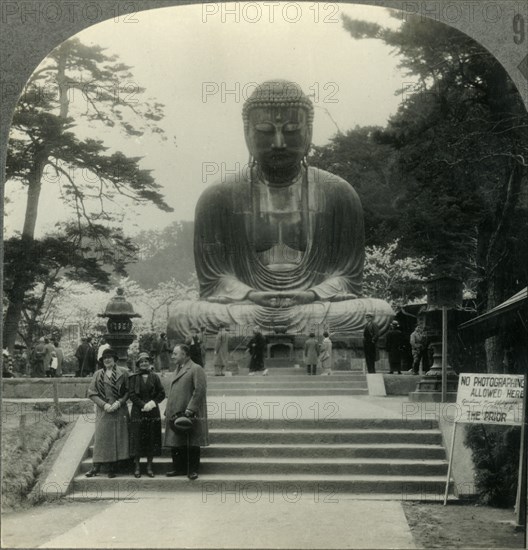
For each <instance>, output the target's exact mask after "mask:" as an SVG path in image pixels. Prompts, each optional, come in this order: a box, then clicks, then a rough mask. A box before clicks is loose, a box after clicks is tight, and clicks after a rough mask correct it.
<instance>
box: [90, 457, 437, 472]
mask: <svg viewBox="0 0 528 550" xmlns="http://www.w3.org/2000/svg"><path fill="white" fill-rule="evenodd" d="M91 467H92V461H91V460H88V459H86V460H84V461H83V462H82V464H81V474H83V473H86V472H88V471H89V470H90V468H91ZM153 470H154V473H155V474H156V475H165V473H166V472H168V471H170V470H172V461H171V459H170V458H168V457H158V458H156V460H155V461H154V463H153ZM200 472H201V473H202V474H204V475H208V474H216V475H220V474H222V475H223V474H225V475H227V474H229V475H235V474H238V475H246V474H251V475H255V474H261V475H270V474H281V475H282V474H291V475H296V474H309V475H313V476H317V477H319V476H322V475H383V476H387V475H389V476H391V475H392V476H435V475H445V474H446V473H447V462H446V461H445V460H434V459H432V460H431V459H430V460H412V459H410V460H409V459H396V458H394V459H393V458H391V459H374V458H372V459H366V458H356V459H354V458H326V459H325V458H273V459H271V458H269V457H265V458H249V457H244V458H226V457H221V458H209V457H204V458H203V459H202V461H201V465H200ZM143 473H145V469H144V467H143ZM128 474H129V475H130V474H131V469H130V468H129V471H128Z"/></svg>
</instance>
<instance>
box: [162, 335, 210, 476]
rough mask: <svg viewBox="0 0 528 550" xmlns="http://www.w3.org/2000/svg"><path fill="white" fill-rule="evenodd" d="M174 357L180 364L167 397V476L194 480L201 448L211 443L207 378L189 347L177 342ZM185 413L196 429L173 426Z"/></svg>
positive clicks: (197, 471) (165, 442)
mask: <svg viewBox="0 0 528 550" xmlns="http://www.w3.org/2000/svg"><path fill="white" fill-rule="evenodd" d="M172 356H173V358H174V360H175V362H176V364H177V367H176V370H175V371H174V374H173V376H172V380H171V385H170V389H169V394H168V396H167V406H166V408H165V417H166V419H165V439H164V442H163V446H164V447H170V448H171V455H172V468H173V469H172V470H171V471H170V472H167V477H174V476H181V475H187V476H188V478H189V479H191V480H195V479H197V478H198V473H199V469H200V447H206V446H207V445H209V430H208V426H207V402H206V393H207V379H206V376H205V372H204V369H203V368H202V367H201V366H200V365H197V364H196V363H194V362H193V361H191V358H190V356H189V346H187V345H185V344H179V345H177V346H176V347H175V348H174V352H173V354H172ZM182 416H186V417H187V418H190V419H191V420H192V423H193V428H192V430H191V431H190V432H188V433H180V432H176V431H175V430H174V429H173V428H174V421H175V420H176V419H177V418H180V417H182Z"/></svg>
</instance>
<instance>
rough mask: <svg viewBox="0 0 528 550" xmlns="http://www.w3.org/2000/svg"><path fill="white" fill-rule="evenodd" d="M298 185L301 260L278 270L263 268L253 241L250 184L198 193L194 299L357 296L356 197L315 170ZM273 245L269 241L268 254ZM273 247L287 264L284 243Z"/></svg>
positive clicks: (360, 254) (255, 206)
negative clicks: (265, 294) (261, 294)
mask: <svg viewBox="0 0 528 550" xmlns="http://www.w3.org/2000/svg"><path fill="white" fill-rule="evenodd" d="M299 183H300V186H301V209H300V213H301V215H302V220H301V222H300V223H301V225H303V226H304V228H305V232H306V235H305V237H306V239H305V241H306V246H305V250H303V251H302V253H301V257H302V259H301V260H300V261H299V262H298V263H297V264H296V265H295V267H294V268H293V269H288V270H285V271H274V270H272V269H269V268H268V266H267V265H265V264H264V263H263V262H262V261H261V257H260V255H259V251H258V249H259V248H263V247H266V243H263V242H262V240H263V238H262V235H260V236H259V235H256V233H258V230H259V223H260V219H259V218H260V217H261V216H262V205H261V204H259V203H260V200H259V199H260V194H259V192H258V191H259V190H258V188H257V184H253V185H251V184H250V183H249V181H247V180H246V179H245V178H239V180H238V181H237V180H236V179H235V177H233V178H232V179H231V180H230V181H226V182H225V183H219V184H215V185H213V186H211V187H210V188H208V189H207V190H206V191H205V192H204V193H203V195H202V196H201V197H200V200H199V202H198V205H197V208H196V218H195V237H194V257H195V264H196V271H197V274H198V280H199V283H200V297H201V299H208V300H211V299H212V300H216V299H219V300H218V301H222V302H240V301H243V300H245V299H246V298H247V295H248V293H249V292H250V291H251V290H261V291H271V292H273V291H296V290H312V291H313V292H314V293H315V295H316V297H317V299H318V300H321V301H330V302H332V301H340V300H343V299H349V298H351V297H352V296H355V297H359V296H360V294H361V278H362V272H363V261H364V229H363V212H362V207H361V203H360V200H359V197H358V196H357V194H356V192H355V191H354V189H353V188H352V187H351V186H350V185H349V184H348V183H347V182H346V181H344V180H342V179H341V178H339V177H337V176H335V175H333V174H330V173H328V172H324V171H322V170H318V169H315V168H309V169H308V174H307V177H303V178H301V180H300V182H299ZM261 185H262V184H261ZM259 214H260V216H259ZM264 240H265V237H264ZM275 240H276V238H275V237H274V236H270V240H269V243H267V248H269V247H271V246H272V244H277V243H276V242H275ZM278 246H279V247H281V248H282V255H283V256H284V257H283V258H282V259H283V260H284V259H287V258H286V256H288V255H291V256H292V257H293V255H292V248H291V247H289V246H287V244H286V243H278ZM276 254H281V251H280V250H278V251H277V250H276Z"/></svg>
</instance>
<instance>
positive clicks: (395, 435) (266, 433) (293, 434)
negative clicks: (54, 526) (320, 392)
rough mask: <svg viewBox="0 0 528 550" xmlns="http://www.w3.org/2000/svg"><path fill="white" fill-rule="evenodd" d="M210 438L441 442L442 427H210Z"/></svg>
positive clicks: (221, 440)
mask: <svg viewBox="0 0 528 550" xmlns="http://www.w3.org/2000/svg"><path fill="white" fill-rule="evenodd" d="M210 438H211V441H214V442H215V443H218V444H220V443H222V444H224V443H244V444H252V443H261V444H264V443H266V444H267V443H275V444H278V443H286V444H291V443H306V442H307V441H309V442H310V443H312V444H328V443H350V444H353V443H421V444H430V445H440V444H441V443H442V437H441V433H440V431H439V430H399V429H392V430H381V429H380V430H374V429H357V430H354V429H332V430H324V429H322V430H296V429H289V430H284V429H283V430H276V429H269V430H256V429H254V430H251V429H246V430H229V429H227V430H222V429H213V430H210Z"/></svg>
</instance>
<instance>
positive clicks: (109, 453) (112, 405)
mask: <svg viewBox="0 0 528 550" xmlns="http://www.w3.org/2000/svg"><path fill="white" fill-rule="evenodd" d="M101 359H102V362H103V365H104V368H102V369H99V370H98V371H96V372H95V373H94V375H93V377H92V381H91V382H90V387H89V388H88V397H89V398H90V399H91V400H92V401H93V402H94V403H95V404H96V415H95V436H94V446H93V468H92V469H91V470H90V471H89V472H88V473H87V474H86V477H93V476H95V475H97V474H98V473H99V469H100V467H101V464H103V463H107V464H108V465H109V470H108V477H115V475H116V474H115V470H116V463H117V461H118V460H127V459H128V458H130V453H129V441H128V423H129V419H130V416H129V414H128V407H127V406H126V402H127V400H128V370H127V369H125V368H122V367H118V366H117V360H118V356H117V354H116V352H115V351H113V350H112V349H110V348H109V349H105V350H104V353H103V356H102V358H101Z"/></svg>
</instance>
